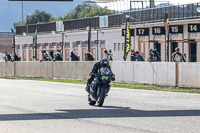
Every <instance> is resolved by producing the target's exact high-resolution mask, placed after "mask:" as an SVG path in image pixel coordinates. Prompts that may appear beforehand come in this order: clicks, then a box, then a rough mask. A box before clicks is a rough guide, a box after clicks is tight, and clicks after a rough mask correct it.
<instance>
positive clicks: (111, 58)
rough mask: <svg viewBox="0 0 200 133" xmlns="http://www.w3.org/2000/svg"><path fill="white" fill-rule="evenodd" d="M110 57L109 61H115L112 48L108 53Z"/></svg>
mask: <svg viewBox="0 0 200 133" xmlns="http://www.w3.org/2000/svg"><path fill="white" fill-rule="evenodd" d="M108 56H109V57H108V58H109V61H113V54H112V50H111V49H110V50H109V53H108Z"/></svg>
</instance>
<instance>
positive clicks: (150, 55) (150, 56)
mask: <svg viewBox="0 0 200 133" xmlns="http://www.w3.org/2000/svg"><path fill="white" fill-rule="evenodd" d="M152 51H153V49H149V58H148V61H150V59H151V58H152V53H151V52H152Z"/></svg>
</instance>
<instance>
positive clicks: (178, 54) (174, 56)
mask: <svg viewBox="0 0 200 133" xmlns="http://www.w3.org/2000/svg"><path fill="white" fill-rule="evenodd" d="M175 51H176V52H174V53H173V54H172V61H173V62H186V60H185V57H184V55H183V54H182V53H181V52H180V49H179V48H178V47H177V48H176V49H175Z"/></svg>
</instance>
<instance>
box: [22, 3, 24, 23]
mask: <svg viewBox="0 0 200 133" xmlns="http://www.w3.org/2000/svg"><path fill="white" fill-rule="evenodd" d="M22 24H24V2H23V1H22Z"/></svg>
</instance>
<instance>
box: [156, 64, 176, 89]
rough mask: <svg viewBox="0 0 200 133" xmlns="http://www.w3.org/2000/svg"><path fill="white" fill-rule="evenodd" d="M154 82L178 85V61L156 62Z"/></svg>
mask: <svg viewBox="0 0 200 133" xmlns="http://www.w3.org/2000/svg"><path fill="white" fill-rule="evenodd" d="M154 84H156V85H164V86H176V63H167V62H161V63H154Z"/></svg>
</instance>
